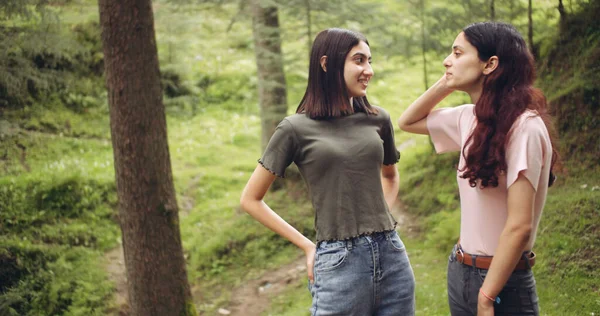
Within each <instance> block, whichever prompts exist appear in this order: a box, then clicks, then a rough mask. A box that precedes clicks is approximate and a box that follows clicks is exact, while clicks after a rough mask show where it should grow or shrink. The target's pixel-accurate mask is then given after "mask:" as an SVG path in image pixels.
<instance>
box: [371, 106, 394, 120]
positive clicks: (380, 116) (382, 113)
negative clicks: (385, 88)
mask: <svg viewBox="0 0 600 316" xmlns="http://www.w3.org/2000/svg"><path fill="white" fill-rule="evenodd" d="M371 107H372V108H373V109H374V110H375V111H377V114H373V115H369V116H370V117H373V119H375V120H378V121H388V120H389V119H390V113H389V112H388V111H387V110H386V109H384V108H382V107H380V106H376V105H371Z"/></svg>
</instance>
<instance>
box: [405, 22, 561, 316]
mask: <svg viewBox="0 0 600 316" xmlns="http://www.w3.org/2000/svg"><path fill="white" fill-rule="evenodd" d="M444 66H445V67H446V73H445V75H444V76H443V77H442V78H441V79H440V80H438V81H437V82H436V83H435V84H434V85H433V86H432V87H431V88H430V89H428V90H427V91H426V92H425V93H424V94H423V95H421V96H420V97H419V98H418V99H417V100H416V101H415V102H414V103H413V104H411V105H410V107H409V108H408V109H407V110H406V111H405V112H404V113H403V114H402V115H401V117H400V118H399V120H398V124H399V125H400V128H401V129H402V130H404V131H407V132H412V133H419V134H429V135H431V139H432V141H433V144H434V146H435V150H436V151H437V152H438V153H442V152H449V151H460V153H461V154H460V161H459V165H458V170H457V180H458V188H459V193H460V201H461V227H460V241H459V243H458V244H457V245H456V246H455V248H454V249H453V250H452V254H451V255H450V258H449V263H448V296H449V303H450V311H451V313H452V315H479V316H482V315H494V312H495V313H496V314H498V315H538V298H537V294H536V287H535V280H534V277H533V273H532V271H531V266H533V265H534V263H535V255H534V254H533V252H531V249H532V248H533V245H534V242H535V237H536V232H537V228H538V224H539V221H540V215H541V213H542V209H543V207H544V202H545V200H546V192H547V190H548V186H549V185H551V184H552V182H553V180H554V176H553V175H551V168H552V165H553V164H554V161H555V157H556V153H555V151H554V149H553V148H554V147H553V145H552V141H551V138H550V136H549V132H548V131H549V130H551V129H550V128H549V127H550V124H549V117H548V113H547V111H546V101H545V98H544V96H543V95H542V93H541V92H540V91H539V90H537V89H535V88H534V87H533V81H534V77H535V74H534V61H533V57H532V55H531V54H530V53H529V51H528V49H527V45H526V44H525V41H524V40H523V38H522V36H521V35H520V34H519V33H518V32H517V30H516V29H515V28H514V27H512V26H511V25H508V24H503V23H494V22H484V23H475V24H472V25H469V26H467V27H466V28H465V29H464V30H463V32H461V33H460V34H459V35H458V36H457V37H456V39H455V41H454V44H453V45H452V53H451V54H450V55H449V56H448V57H446V59H445V60H444ZM454 90H459V91H464V92H467V93H468V94H469V95H470V97H471V101H472V104H466V105H461V106H458V107H455V108H445V109H438V110H434V111H432V109H433V107H434V106H435V105H436V104H437V103H439V102H440V101H441V100H443V99H444V98H445V97H446V96H448V95H449V94H450V93H452V92H453V91H454Z"/></svg>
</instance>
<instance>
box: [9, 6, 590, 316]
mask: <svg viewBox="0 0 600 316" xmlns="http://www.w3.org/2000/svg"><path fill="white" fill-rule="evenodd" d="M256 5H257V3H256V2H252V1H250V0H240V1H228V0H221V1H217V0H214V1H210V0H198V1H193V0H171V1H167V0H157V1H153V2H152V7H153V12H154V25H155V29H156V44H157V46H158V57H159V62H160V70H161V82H162V89H163V103H164V105H165V108H166V115H167V125H168V137H169V138H168V141H169V148H170V155H171V164H172V170H173V180H174V185H175V191H176V195H177V201H178V208H179V218H180V222H179V224H180V225H179V226H180V229H181V240H182V243H183V248H184V249H183V256H184V258H185V261H186V267H187V275H188V282H189V285H190V287H191V289H192V291H191V292H192V297H193V304H194V305H193V306H195V308H194V311H193V312H194V313H197V314H200V315H214V314H227V313H232V314H237V315H259V314H261V315H308V307H309V305H310V295H309V293H308V291H307V289H306V278H305V273H306V272H305V271H302V268H301V267H298V265H299V264H303V261H302V258H301V255H302V254H301V252H300V251H299V250H298V249H296V248H295V247H294V246H293V245H291V244H290V243H288V242H287V241H285V240H284V239H282V238H280V237H278V236H276V235H275V234H274V233H272V232H270V231H268V230H267V229H266V228H264V227H263V226H261V225H260V224H258V223H256V222H255V221H254V220H253V219H252V218H250V217H249V216H248V215H247V214H245V213H244V212H243V211H241V210H240V208H239V206H238V204H239V195H240V193H241V190H242V188H243V186H244V184H245V183H246V181H247V179H248V178H249V176H250V174H251V172H252V170H253V169H254V168H255V167H256V159H257V158H258V157H259V156H260V154H261V141H263V142H264V140H263V139H264V137H265V136H264V135H263V130H264V129H263V128H261V124H264V122H265V120H266V118H269V111H270V109H269V108H265V106H264V104H262V103H264V100H265V99H264V98H265V95H261V94H259V90H261V91H262V92H261V93H265V92H264V91H267V93H268V91H269V86H273V85H274V86H276V87H278V88H279V89H280V88H281V87H283V88H284V89H285V90H283V96H284V98H283V100H285V102H284V105H283V106H284V110H283V112H284V113H287V114H291V113H293V112H294V110H295V108H296V106H297V104H298V102H299V101H300V99H301V97H302V94H303V93H304V89H305V87H306V80H307V76H308V74H307V66H308V49H309V47H310V44H311V42H312V39H313V38H314V36H315V35H316V33H317V32H318V31H320V30H322V29H324V28H327V27H345V28H351V29H355V30H358V31H361V32H362V33H364V34H365V35H366V36H367V37H368V38H369V42H370V44H371V51H372V55H373V68H374V71H375V76H374V78H373V81H372V84H370V87H369V99H370V101H371V102H372V103H374V104H377V105H380V106H383V107H384V108H386V109H387V110H388V111H389V112H390V113H391V114H392V118H397V117H398V116H399V115H400V113H401V112H402V111H403V110H404V109H405V108H406V107H407V106H408V105H409V104H410V103H411V102H412V100H414V99H415V98H416V97H418V96H419V95H420V93H422V92H423V91H424V90H425V89H426V87H427V86H429V85H431V84H432V83H433V82H435V80H437V79H438V78H439V77H440V76H441V75H442V74H443V72H444V68H443V66H442V60H443V58H444V57H445V56H446V55H447V54H448V53H449V52H450V45H451V44H452V41H453V40H454V38H455V36H456V35H457V34H458V33H459V32H460V30H461V28H462V27H464V26H466V25H467V24H469V23H472V22H476V21H482V20H491V19H494V20H500V21H505V22H510V23H512V24H514V25H515V26H516V27H517V28H518V29H519V30H520V31H521V32H522V34H523V35H524V36H525V37H526V38H527V39H528V43H529V44H530V48H531V49H532V50H533V51H534V53H535V55H536V58H537V66H538V80H537V86H538V87H540V88H541V89H542V90H543V91H544V93H545V94H546V96H547V98H548V101H549V102H550V105H551V110H552V112H553V114H554V115H555V124H556V127H557V130H558V132H559V136H560V151H561V155H562V158H563V167H562V168H561V170H559V171H558V182H557V183H556V185H555V186H553V187H552V188H551V189H550V191H549V194H548V201H547V204H546V208H545V210H544V215H543V217H542V221H541V224H540V229H539V233H538V239H537V243H536V249H535V250H536V252H537V254H538V256H539V260H538V261H537V263H536V266H535V268H534V272H535V273H536V278H537V284H538V292H539V293H538V294H539V297H540V306H541V314H542V315H597V314H599V313H600V281H599V280H600V267H599V265H600V264H599V262H600V250H599V247H600V216H599V215H600V164H599V163H598V161H599V157H600V142H599V139H600V127H599V126H600V124H599V116H600V113H599V108H600V105H599V100H600V20H599V19H598V18H597V17H598V16H599V15H600V1H593V0H590V1H583V0H581V1H577V0H572V1H568V0H567V1H550V0H543V1H535V2H532V1H531V0H530V1H520V0H498V1H489V0H486V1H483V0H466V1H460V2H454V3H448V2H447V1H441V0H440V1H437V0H430V1H425V0H412V1H391V0H379V1H375V0H372V1H367V0H346V1H343V0H330V1H322V0H289V1H267V2H265V1H263V2H262V3H261V6H265V7H267V8H268V9H269V8H270V11H269V10H267V11H268V12H270V13H269V14H273V12H275V14H276V16H277V17H278V25H273V24H272V25H270V27H271V30H275V31H276V32H275V33H277V34H279V38H280V41H281V53H280V55H277V56H271V55H267V57H265V58H266V59H267V60H277V59H279V60H281V62H282V71H283V74H284V75H283V77H282V78H283V79H284V80H280V81H279V82H270V80H271V79H268V80H262V79H259V78H263V79H264V78H265V77H260V72H261V68H260V67H261V63H260V58H261V57H260V56H263V57H264V55H260V51H259V50H257V46H260V45H261V42H260V41H258V39H257V38H256V37H257V36H260V35H257V34H260V33H258V32H256V28H255V29H254V32H253V20H254V26H255V27H256V23H257V16H256V14H257V13H256V10H254V9H255V7H256ZM98 12H99V10H98V3H97V2H96V1H91V0H62V1H61V0H47V1H41V0H23V1H21V0H5V1H2V2H0V141H1V143H0V170H1V171H0V315H107V314H109V315H127V314H129V313H130V311H129V306H128V303H127V299H126V298H127V286H124V285H123V284H124V277H125V274H124V271H123V270H124V268H125V267H124V265H123V263H122V260H123V259H122V248H121V246H120V245H121V231H120V229H119V224H118V222H119V215H118V211H117V188H116V185H115V166H114V160H113V149H112V148H113V147H112V144H111V131H110V122H109V100H108V97H107V92H106V91H107V89H106V84H105V78H104V54H103V50H102V39H101V25H100V23H99V14H98ZM253 16H254V18H253ZM257 56H259V57H258V61H257ZM268 64H271V63H268ZM262 66H264V65H262ZM262 70H263V71H264V69H262ZM263 75H264V72H263ZM267 75H268V73H267ZM267 77H268V76H267ZM269 78H277V76H274V77H269ZM265 83H266V88H265ZM278 91H281V90H278ZM267 97H268V96H267ZM280 97H281V95H280ZM267 99H268V98H267ZM275 99H276V98H275ZM259 100H261V101H260V102H259ZM278 100H282V99H281V98H280V99H278ZM468 101H469V100H468V97H467V96H466V95H463V94H460V93H454V94H453V95H452V96H451V97H450V98H448V99H447V100H446V101H444V105H445V106H454V105H458V104H463V103H467V102H468ZM259 104H262V105H263V107H262V110H261V106H260V105H259ZM274 111H275V112H277V109H276V110H274ZM279 111H280V112H281V108H280V109H279ZM261 122H262V123H261ZM396 141H397V145H398V146H399V148H400V149H401V151H402V159H401V161H400V163H399V164H398V168H399V170H400V178H401V188H400V194H399V199H400V201H399V202H398V209H397V210H396V212H397V213H396V216H398V217H400V218H401V219H402V220H401V225H400V226H399V227H398V231H399V233H400V235H401V237H402V238H403V240H404V241H405V243H406V246H407V249H408V253H409V257H410V259H411V263H412V265H413V268H414V270H415V276H416V279H417V314H418V315H448V314H449V312H448V307H447V302H446V290H445V289H446V282H445V269H446V258H447V255H448V252H449V250H450V249H451V246H452V244H453V243H454V242H455V241H456V239H457V237H458V228H459V203H458V196H457V188H456V184H455V173H454V171H453V170H454V169H453V166H454V165H455V164H456V161H457V155H441V156H438V155H435V154H434V153H433V152H432V149H431V145H430V143H429V141H428V139H427V138H425V137H418V136H414V135H409V134H407V133H403V132H400V131H398V130H397V131H396ZM267 202H268V203H269V205H271V206H272V208H273V209H274V210H276V211H277V212H278V213H279V214H280V215H281V216H282V217H283V218H284V219H286V220H288V221H289V222H290V223H291V224H292V225H293V226H295V227H297V228H298V229H299V230H300V231H301V232H303V233H304V234H306V235H307V236H309V237H311V238H313V239H314V230H313V211H312V209H311V206H310V202H309V201H308V199H307V195H306V190H305V186H304V184H303V182H302V179H301V178H300V177H299V175H298V174H297V173H294V172H293V171H292V172H291V176H289V177H288V179H287V180H286V181H283V182H282V183H281V184H280V189H279V190H276V191H273V192H270V193H269V195H268V196H267ZM120 253H121V255H119V254H120ZM298 258H300V259H298ZM150 264H157V263H150ZM282 269H285V270H283V271H284V272H286V273H283V274H285V277H283V281H281V280H279V281H277V280H272V279H270V276H273V275H279V274H280V271H282ZM291 270H294V271H291ZM288 272H289V273H288ZM257 280H258V282H257ZM248 284H252V285H256V286H255V287H254V288H251V289H249V290H246V289H245V288H244V286H247V285H248ZM274 285H279V287H278V288H277V290H276V291H275V290H274V288H275V286H274ZM248 291H249V292H251V293H252V294H251V295H247V292H248ZM174 295H175V294H174ZM244 300H256V302H258V303H257V304H254V305H252V306H250V305H247V304H249V303H248V302H244ZM245 304H246V305H245ZM249 306H250V307H249ZM240 309H242V310H240Z"/></svg>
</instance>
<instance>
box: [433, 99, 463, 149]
mask: <svg viewBox="0 0 600 316" xmlns="http://www.w3.org/2000/svg"><path fill="white" fill-rule="evenodd" d="M472 108H473V105H470V104H468V105H461V106H457V107H454V108H441V109H436V110H433V111H431V113H429V115H428V116H427V129H428V130H429V135H430V136H431V141H432V142H433V146H434V147H435V151H436V152H437V153H445V152H451V151H459V150H460V149H461V145H462V141H461V133H460V126H461V125H460V119H461V116H462V114H463V112H464V111H465V110H466V109H472Z"/></svg>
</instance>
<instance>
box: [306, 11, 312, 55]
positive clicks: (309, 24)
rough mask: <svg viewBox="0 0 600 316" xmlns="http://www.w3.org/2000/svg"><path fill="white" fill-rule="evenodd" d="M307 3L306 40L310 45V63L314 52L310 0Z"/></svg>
mask: <svg viewBox="0 0 600 316" xmlns="http://www.w3.org/2000/svg"><path fill="white" fill-rule="evenodd" d="M305 3H306V40H307V43H308V60H309V62H310V51H311V50H312V30H311V28H312V21H311V10H312V9H311V7H310V0H305Z"/></svg>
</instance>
